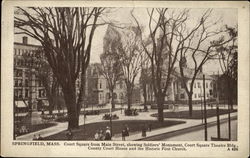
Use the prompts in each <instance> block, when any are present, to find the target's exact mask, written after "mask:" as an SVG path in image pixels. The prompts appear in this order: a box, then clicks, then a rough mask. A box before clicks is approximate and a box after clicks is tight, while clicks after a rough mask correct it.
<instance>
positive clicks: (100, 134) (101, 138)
mask: <svg viewBox="0 0 250 158" xmlns="http://www.w3.org/2000/svg"><path fill="white" fill-rule="evenodd" d="M99 140H104V133H103V130H99Z"/></svg>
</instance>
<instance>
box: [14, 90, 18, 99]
mask: <svg viewBox="0 0 250 158" xmlns="http://www.w3.org/2000/svg"><path fill="white" fill-rule="evenodd" d="M14 96H15V98H17V97H18V90H16V89H15V90H14Z"/></svg>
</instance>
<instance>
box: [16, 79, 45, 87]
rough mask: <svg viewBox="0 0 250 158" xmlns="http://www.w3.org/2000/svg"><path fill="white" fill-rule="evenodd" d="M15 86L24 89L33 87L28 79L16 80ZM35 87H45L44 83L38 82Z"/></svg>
mask: <svg viewBox="0 0 250 158" xmlns="http://www.w3.org/2000/svg"><path fill="white" fill-rule="evenodd" d="M14 86H15V87H23V86H25V87H28V86H31V85H30V82H29V80H28V79H25V80H24V81H23V80H22V79H16V80H15V81H14ZM35 86H38V87H42V86H43V83H42V81H40V80H36V83H35Z"/></svg>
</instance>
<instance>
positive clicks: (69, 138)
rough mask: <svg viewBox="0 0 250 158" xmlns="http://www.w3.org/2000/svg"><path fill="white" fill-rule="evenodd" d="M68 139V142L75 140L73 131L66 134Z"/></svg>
mask: <svg viewBox="0 0 250 158" xmlns="http://www.w3.org/2000/svg"><path fill="white" fill-rule="evenodd" d="M66 137H67V139H68V140H72V139H73V133H72V131H71V129H69V130H68V132H67V133H66Z"/></svg>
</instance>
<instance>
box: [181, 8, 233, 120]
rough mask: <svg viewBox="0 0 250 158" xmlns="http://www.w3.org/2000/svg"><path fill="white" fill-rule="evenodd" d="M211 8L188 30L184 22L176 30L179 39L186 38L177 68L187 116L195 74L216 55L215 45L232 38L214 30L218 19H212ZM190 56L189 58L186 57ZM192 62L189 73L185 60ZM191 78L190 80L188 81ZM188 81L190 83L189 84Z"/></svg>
mask: <svg viewBox="0 0 250 158" xmlns="http://www.w3.org/2000/svg"><path fill="white" fill-rule="evenodd" d="M211 13H212V10H210V9H209V10H206V11H205V12H204V13H203V14H202V16H201V17H200V18H199V22H198V23H197V24H196V25H195V26H194V27H193V28H191V34H190V33H189V32H190V29H189V30H188V29H187V28H186V27H185V26H186V24H185V22H182V23H181V24H180V25H181V29H180V30H178V32H177V33H178V36H179V38H180V40H183V39H186V40H185V41H184V42H183V43H182V45H181V47H180V50H181V51H180V60H179V68H180V75H181V78H180V79H181V82H182V85H183V86H184V89H185V91H186V93H187V95H188V105H189V116H190V117H191V116H192V110H193V108H192V107H193V106H192V95H193V85H194V82H195V80H196V77H197V75H198V74H199V73H200V72H201V71H202V67H203V65H204V64H205V63H206V62H207V61H208V60H210V59H212V58H214V57H215V56H216V54H217V53H216V51H215V49H216V47H218V46H220V45H223V44H226V43H228V42H230V41H231V40H232V38H227V39H225V38H224V36H223V35H224V33H225V30H223V29H220V30H216V29H215V28H216V27H218V26H217V24H218V20H215V19H212V17H211ZM188 34H190V36H189V37H188ZM186 37H188V38H186ZM188 57H190V58H188ZM188 60H189V61H191V62H192V63H193V65H194V66H193V69H192V71H193V72H192V73H191V74H187V72H185V68H186V67H188V66H187V64H185V63H186V62H187V61H188ZM190 76H191V77H190ZM188 80H191V82H188ZM189 83H190V84H189Z"/></svg>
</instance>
